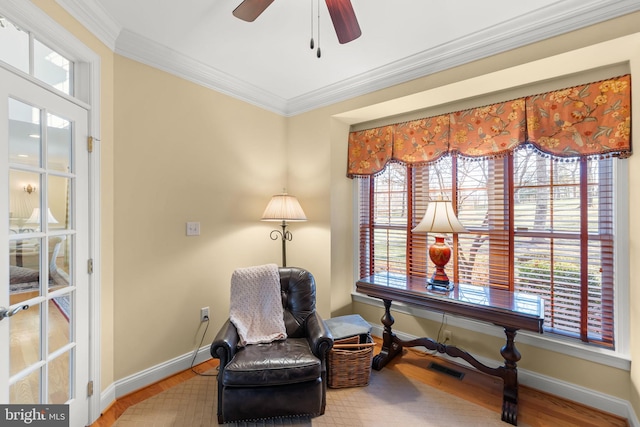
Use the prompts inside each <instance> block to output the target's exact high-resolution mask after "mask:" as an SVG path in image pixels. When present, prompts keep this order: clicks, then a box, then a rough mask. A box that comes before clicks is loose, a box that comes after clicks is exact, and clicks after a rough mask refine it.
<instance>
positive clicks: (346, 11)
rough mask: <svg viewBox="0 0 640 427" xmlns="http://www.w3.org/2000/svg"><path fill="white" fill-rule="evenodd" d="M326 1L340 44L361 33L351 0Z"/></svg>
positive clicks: (355, 37)
mask: <svg viewBox="0 0 640 427" xmlns="http://www.w3.org/2000/svg"><path fill="white" fill-rule="evenodd" d="M326 2H327V8H328V9H329V15H331V20H332V21H333V27H334V28H335V29H336V34H337V35H338V41H339V42H340V44H344V43H349V42H350V41H353V40H355V39H357V38H358V37H360V35H362V31H360V25H358V20H357V19H356V13H355V12H354V11H353V6H352V5H351V0H326Z"/></svg>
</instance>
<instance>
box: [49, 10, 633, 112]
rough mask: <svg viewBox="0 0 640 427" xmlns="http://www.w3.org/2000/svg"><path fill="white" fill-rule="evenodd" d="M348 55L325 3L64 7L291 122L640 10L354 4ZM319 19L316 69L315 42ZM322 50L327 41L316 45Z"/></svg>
mask: <svg viewBox="0 0 640 427" xmlns="http://www.w3.org/2000/svg"><path fill="white" fill-rule="evenodd" d="M351 1H352V5H353V8H354V10H355V13H356V16H357V18H358V22H359V24H360V28H361V29H362V36H361V37H360V38H358V39H356V40H354V41H352V42H350V43H347V44H343V45H341V44H339V43H338V40H337V37H336V34H335V31H334V30H333V26H332V23H331V19H330V17H329V15H328V11H327V7H326V5H325V3H324V0H276V1H274V2H273V4H271V6H269V7H268V8H267V9H266V11H265V12H264V13H262V15H260V16H259V17H258V19H256V20H255V21H254V22H250V23H249V22H245V21H241V20H239V19H237V18H235V17H234V16H233V15H232V11H233V9H235V8H236V6H237V5H238V4H240V3H241V0H135V1H133V0H57V2H58V3H59V4H61V5H62V6H63V7H64V8H65V9H66V10H67V11H69V12H70V13H71V14H72V15H73V16H75V17H76V18H77V19H78V20H80V22H82V23H83V24H84V25H85V26H86V27H87V28H89V29H90V30H91V31H93V32H94V34H96V36H97V37H98V38H100V39H101V40H102V41H103V42H104V43H105V44H107V46H109V47H110V48H112V49H113V50H114V51H115V52H117V53H118V54H121V55H123V56H126V57H129V58H132V59H135V60H137V61H140V62H143V63H145V64H149V65H152V66H154V67H157V68H159V69H162V70H165V71H168V72H170V73H173V74H175V75H178V76H181V77H184V78H186V79H188V80H191V81H194V82H196V83H198V84H201V85H203V86H206V87H210V88H213V89H215V90H217V91H220V92H223V93H226V94H229V95H231V96H234V97H236V98H239V99H242V100H244V101H247V102H250V103H252V104H255V105H258V106H260V107H263V108H265V109H268V110H271V111H274V112H277V113H279V114H282V115H285V116H291V115H295V114H299V113H301V112H304V111H308V110H311V109H314V108H318V107H320V106H324V105H328V104H331V103H334V102H337V101H341V100H344V99H348V98H351V97H353V96H357V95H362V94H365V93H368V92H372V91H374V90H378V89H382V88H385V87H389V86H391V85H394V84H398V83H402V82H405V81H408V80H411V79H414V78H417V77H421V76H425V75H428V74H431V73H434V72H438V71H442V70H445V69H448V68H451V67H453V66H457V65H461V64H464V63H467V62H470V61H473V60H476V59H480V58H484V57H487V56H490V55H493V54H496V53H500V52H503V51H506V50H509V49H513V48H517V47H520V46H523V45H526V44H529V43H532V42H536V41H539V40H543V39H546V38H549V37H552V36H555V35H558V34H562V33H565V32H568V31H571V30H575V29H578V28H582V27H585V26H587V25H591V24H594V23H598V22H601V21H604V20H608V19H611V18H614V17H617V16H621V15H624V14H627V13H630V12H634V11H637V10H640V0H536V1H526V2H525V1H518V0H516V1H514V0H487V1H484V2H480V1H478V0H456V1H443V0H441V1H437V2H435V1H429V0H393V1H390V0H351ZM312 7H313V16H314V18H313V22H314V27H315V28H316V30H317V28H318V27H317V23H316V22H317V15H318V10H319V12H320V27H319V28H320V47H321V49H322V57H321V58H317V57H316V52H315V50H311V49H310V47H309V42H310V38H311V34H312V30H311V24H312ZM314 39H315V41H316V44H317V43H318V35H317V34H314Z"/></svg>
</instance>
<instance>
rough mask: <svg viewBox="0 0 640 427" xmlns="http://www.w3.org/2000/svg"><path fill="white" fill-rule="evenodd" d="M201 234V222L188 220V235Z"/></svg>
mask: <svg viewBox="0 0 640 427" xmlns="http://www.w3.org/2000/svg"><path fill="white" fill-rule="evenodd" d="M199 235H200V223H199V222H187V236H199Z"/></svg>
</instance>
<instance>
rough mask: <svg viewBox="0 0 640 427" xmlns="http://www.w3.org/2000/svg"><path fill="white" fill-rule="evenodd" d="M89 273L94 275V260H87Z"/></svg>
mask: <svg viewBox="0 0 640 427" xmlns="http://www.w3.org/2000/svg"><path fill="white" fill-rule="evenodd" d="M87 273H89V274H93V258H89V259H88V260H87Z"/></svg>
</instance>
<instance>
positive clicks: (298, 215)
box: [261, 193, 307, 221]
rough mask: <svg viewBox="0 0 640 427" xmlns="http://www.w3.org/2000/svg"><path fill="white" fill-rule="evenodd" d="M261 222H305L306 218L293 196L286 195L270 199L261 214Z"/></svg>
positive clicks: (278, 195)
mask: <svg viewBox="0 0 640 427" xmlns="http://www.w3.org/2000/svg"><path fill="white" fill-rule="evenodd" d="M261 220H262V221H306V220H307V217H306V215H305V214H304V211H303V210H302V206H300V203H299V202H298V199H297V198H296V197H295V196H291V195H289V194H287V193H282V194H276V195H275V196H273V197H272V198H271V200H270V201H269V204H268V205H267V208H266V209H265V210H264V213H263V214H262V219H261Z"/></svg>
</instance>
